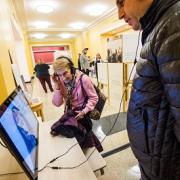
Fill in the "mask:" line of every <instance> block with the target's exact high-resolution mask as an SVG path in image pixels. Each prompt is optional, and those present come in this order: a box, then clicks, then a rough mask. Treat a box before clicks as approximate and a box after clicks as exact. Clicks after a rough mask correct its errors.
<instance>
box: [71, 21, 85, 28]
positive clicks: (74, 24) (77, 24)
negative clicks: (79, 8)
mask: <svg viewBox="0 0 180 180" xmlns="http://www.w3.org/2000/svg"><path fill="white" fill-rule="evenodd" d="M70 26H71V27H72V28H73V29H83V28H84V27H85V23H83V22H76V23H72V24H70Z"/></svg>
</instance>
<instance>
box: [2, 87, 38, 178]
mask: <svg viewBox="0 0 180 180" xmlns="http://www.w3.org/2000/svg"><path fill="white" fill-rule="evenodd" d="M38 131H39V126H38V121H37V118H36V117H35V115H34V113H33V112H32V110H31V108H30V106H29V103H28V101H27V100H26V98H25V96H24V94H23V91H22V90H21V88H20V87H18V88H17V89H16V90H15V91H14V92H12V94H11V95H10V96H9V97H8V98H7V99H6V100H5V101H4V103H3V104H2V105H1V106H0V137H1V139H2V140H3V142H4V144H5V145H6V146H7V148H8V149H9V151H10V152H11V153H12V155H13V156H14V157H15V158H16V160H17V161H18V163H19V164H20V166H21V167H22V169H23V170H24V172H25V173H26V174H27V176H28V177H29V178H30V179H31V180H36V179H37V171H36V170H37V168H38V167H37V159H38V133H39V132H38Z"/></svg>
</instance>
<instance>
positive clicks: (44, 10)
mask: <svg viewBox="0 0 180 180" xmlns="http://www.w3.org/2000/svg"><path fill="white" fill-rule="evenodd" d="M36 10H37V11H38V12H41V13H50V12H53V11H54V8H53V7H52V6H49V5H40V6H37V7H36Z"/></svg>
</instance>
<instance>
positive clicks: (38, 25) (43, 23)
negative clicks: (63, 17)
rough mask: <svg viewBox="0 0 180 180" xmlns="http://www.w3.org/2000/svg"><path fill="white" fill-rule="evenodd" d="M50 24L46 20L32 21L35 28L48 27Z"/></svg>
mask: <svg viewBox="0 0 180 180" xmlns="http://www.w3.org/2000/svg"><path fill="white" fill-rule="evenodd" d="M50 25H51V24H50V23H49V22H47V21H37V22H35V23H34V26H35V27H36V28H37V29H45V28H48V27H49V26H50Z"/></svg>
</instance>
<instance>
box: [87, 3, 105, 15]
mask: <svg viewBox="0 0 180 180" xmlns="http://www.w3.org/2000/svg"><path fill="white" fill-rule="evenodd" d="M106 10H107V6H106V5H103V4H94V5H91V6H88V7H86V8H85V11H86V12H87V13H88V14H89V15H90V16H100V15H101V14H103V13H104V12H105V11H106Z"/></svg>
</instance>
